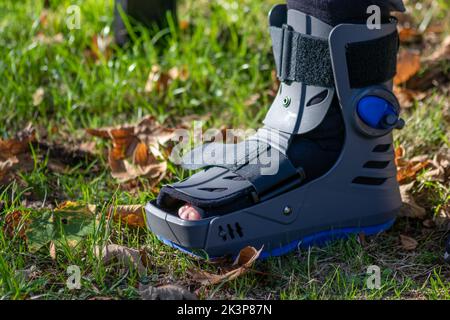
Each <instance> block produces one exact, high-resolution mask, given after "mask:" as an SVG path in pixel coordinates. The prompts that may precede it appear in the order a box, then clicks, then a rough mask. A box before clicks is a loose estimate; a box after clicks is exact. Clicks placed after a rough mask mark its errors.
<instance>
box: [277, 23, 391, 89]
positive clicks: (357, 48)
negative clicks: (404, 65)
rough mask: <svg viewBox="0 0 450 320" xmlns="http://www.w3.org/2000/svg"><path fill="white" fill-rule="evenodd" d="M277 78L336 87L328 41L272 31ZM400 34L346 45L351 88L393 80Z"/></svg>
mask: <svg viewBox="0 0 450 320" xmlns="http://www.w3.org/2000/svg"><path fill="white" fill-rule="evenodd" d="M270 32H271V36H272V41H273V51H274V56H275V63H276V67H277V75H278V78H279V79H280V80H281V81H295V82H302V83H304V84H306V85H311V86H319V87H328V88H329V87H333V86H334V76H333V68H332V64H331V55H330V50H329V45H328V40H326V39H322V38H318V37H313V36H310V35H306V34H302V33H298V32H295V31H294V30H292V28H291V27H290V26H288V25H283V27H282V28H279V27H274V26H272V27H271V28H270ZM398 45H399V41H398V34H397V32H393V33H392V34H389V35H387V36H385V37H382V38H379V39H375V40H370V41H363V42H354V43H349V44H347V65H348V69H349V70H348V72H349V79H350V85H351V87H352V88H359V87H365V86H368V85H373V84H378V83H382V82H385V81H387V80H389V79H392V78H393V77H394V75H395V72H396V58H397V51H398Z"/></svg>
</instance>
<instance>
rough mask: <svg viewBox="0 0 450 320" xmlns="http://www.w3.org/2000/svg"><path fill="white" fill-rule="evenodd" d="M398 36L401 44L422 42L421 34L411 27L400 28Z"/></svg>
mask: <svg viewBox="0 0 450 320" xmlns="http://www.w3.org/2000/svg"><path fill="white" fill-rule="evenodd" d="M398 36H399V38H400V42H402V43H411V42H419V41H421V40H422V34H421V33H420V32H419V31H417V29H415V28H412V27H400V28H399V31H398Z"/></svg>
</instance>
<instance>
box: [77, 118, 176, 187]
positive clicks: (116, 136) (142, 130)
mask: <svg viewBox="0 0 450 320" xmlns="http://www.w3.org/2000/svg"><path fill="white" fill-rule="evenodd" d="M86 131H87V132H88V133H89V134H90V135H92V136H95V137H98V138H102V139H105V140H109V141H111V142H112V147H111V148H110V149H109V151H108V163H109V166H110V169H111V175H112V176H113V178H115V179H116V180H117V181H118V182H120V183H124V182H127V181H130V180H133V179H136V178H138V177H143V178H146V179H148V180H149V181H150V182H151V185H156V184H158V183H159V182H160V181H161V180H162V179H163V178H164V176H165V175H166V170H167V162H166V160H165V159H164V154H163V152H162V149H163V147H164V145H166V144H167V143H168V142H169V141H170V140H171V139H172V137H173V136H174V130H173V129H170V128H166V127H163V126H162V125H160V124H159V123H158V122H157V121H156V119H155V118H154V117H152V116H148V117H146V118H144V119H143V120H141V121H139V122H138V123H137V124H128V125H122V126H117V127H105V128H100V129H93V128H90V129H87V130H86Z"/></svg>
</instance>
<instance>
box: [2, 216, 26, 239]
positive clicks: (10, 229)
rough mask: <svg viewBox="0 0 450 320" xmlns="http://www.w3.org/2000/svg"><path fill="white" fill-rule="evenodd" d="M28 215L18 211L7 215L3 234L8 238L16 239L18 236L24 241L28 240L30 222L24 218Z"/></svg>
mask: <svg viewBox="0 0 450 320" xmlns="http://www.w3.org/2000/svg"><path fill="white" fill-rule="evenodd" d="M26 214H27V212H26V211H23V210H16V211H13V212H11V213H8V214H7V215H6V217H5V223H4V225H3V232H4V234H5V235H6V236H7V237H8V238H14V236H16V235H17V236H19V238H21V239H22V240H26V231H27V228H28V225H29V221H28V220H26V219H25V218H24V217H25V215H26Z"/></svg>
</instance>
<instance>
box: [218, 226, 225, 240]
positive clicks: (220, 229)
mask: <svg viewBox="0 0 450 320" xmlns="http://www.w3.org/2000/svg"><path fill="white" fill-rule="evenodd" d="M219 237H221V238H222V240H223V241H227V233H226V232H225V230H223V228H222V226H219Z"/></svg>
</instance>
